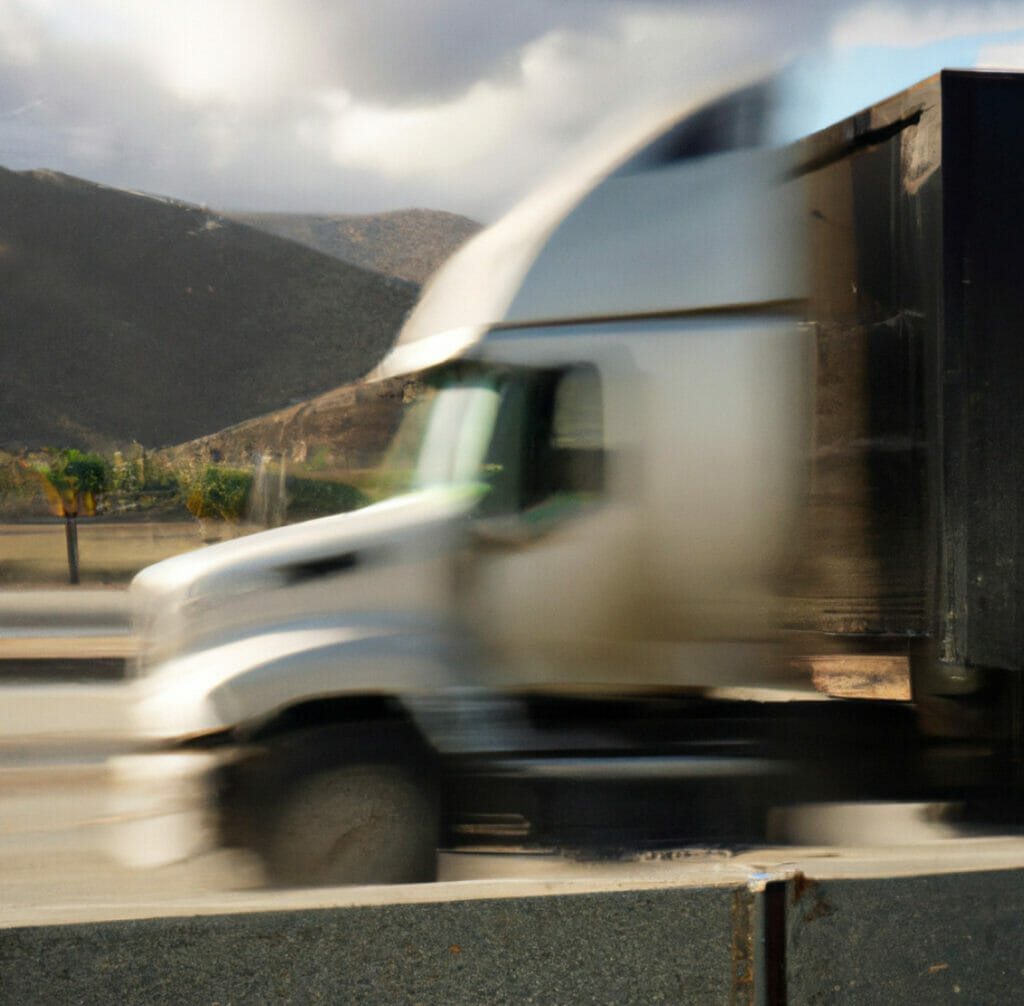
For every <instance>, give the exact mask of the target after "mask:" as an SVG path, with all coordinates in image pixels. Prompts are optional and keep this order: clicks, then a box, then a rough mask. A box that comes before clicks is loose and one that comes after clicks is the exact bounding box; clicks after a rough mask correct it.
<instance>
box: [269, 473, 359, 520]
mask: <svg viewBox="0 0 1024 1006" xmlns="http://www.w3.org/2000/svg"><path fill="white" fill-rule="evenodd" d="M285 488H286V490H287V493H288V517H289V519H292V518H309V517H324V516H327V515H328V514H332V513H344V512H346V511H348V510H357V509H358V508H359V507H362V506H366V504H367V503H368V502H369V500H368V499H367V498H366V496H365V495H363V493H361V492H360V491H359V490H358V489H357V488H356V487H355V486H352V485H349V484H348V483H346V482H332V481H330V480H328V479H305V478H300V477H298V476H295V475H289V476H288V478H287V479H286V480H285Z"/></svg>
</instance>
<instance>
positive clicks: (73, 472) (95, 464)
mask: <svg viewBox="0 0 1024 1006" xmlns="http://www.w3.org/2000/svg"><path fill="white" fill-rule="evenodd" d="M47 453H48V454H49V461H47V462H45V463H38V464H34V465H26V467H27V468H29V470H30V471H31V472H33V474H35V475H36V476H37V477H38V478H39V480H40V481H41V482H42V483H43V487H44V488H45V490H46V498H47V500H48V502H49V504H50V509H51V510H52V511H53V513H55V514H56V515H57V516H58V517H63V518H64V534H65V538H66V541H67V549H68V578H69V580H70V582H71V583H78V580H79V576H78V517H79V515H80V514H86V515H88V516H92V514H94V513H95V512H96V497H97V496H98V495H99V494H100V493H102V492H104V491H105V490H106V489H107V487H108V485H109V484H110V469H109V467H108V465H107V462H106V461H104V459H103V458H101V457H100V456H99V455H98V454H84V453H83V452H82V451H79V450H76V449H75V448H74V447H67V448H64V450H60V451H57V450H53V449H50V450H48V452H47Z"/></svg>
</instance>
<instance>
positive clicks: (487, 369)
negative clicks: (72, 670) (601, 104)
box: [112, 71, 1024, 884]
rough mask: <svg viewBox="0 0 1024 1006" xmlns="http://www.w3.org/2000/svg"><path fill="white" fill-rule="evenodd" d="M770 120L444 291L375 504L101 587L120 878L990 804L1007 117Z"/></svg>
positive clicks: (601, 169) (748, 104) (997, 759)
mask: <svg viewBox="0 0 1024 1006" xmlns="http://www.w3.org/2000/svg"><path fill="white" fill-rule="evenodd" d="M767 93H768V90H767V89H766V88H765V87H762V86H757V85H752V86H749V87H746V88H743V89H741V90H739V91H737V92H734V93H731V94H729V95H727V96H726V97H725V98H722V99H719V100H716V101H714V102H712V103H710V104H708V105H705V106H702V107H700V108H698V109H696V110H695V111H692V112H689V113H687V114H684V115H682V116H679V117H675V118H672V119H671V120H669V121H668V122H667V123H663V124H662V125H661V126H660V127H659V128H657V129H656V130H654V131H653V132H652V133H650V134H648V136H647V138H646V139H645V140H644V141H642V142H640V143H638V144H630V145H629V146H628V149H626V150H625V151H619V152H617V153H616V154H615V155H612V156H606V157H604V158H598V159H595V160H590V161H588V162H586V163H585V164H584V165H582V167H581V168H580V169H579V170H577V171H575V172H570V173H568V174H567V175H566V176H564V177H562V178H560V179H558V180H556V181H555V182H554V183H552V184H551V185H549V186H547V187H545V188H543V189H542V190H540V191H539V192H538V193H536V194H535V195H534V196H532V197H530V198H529V199H528V200H527V201H526V202H524V203H523V204H522V205H520V206H519V207H517V208H516V209H514V210H513V211H512V212H511V213H510V214H508V215H507V216H506V217H505V218H503V219H502V220H500V221H499V222H498V223H497V224H495V225H493V226H492V227H490V228H488V229H487V230H485V231H483V232H482V233H481V234H480V235H479V236H477V237H476V238H475V239H473V240H472V241H471V242H469V243H468V244H467V245H466V246H464V247H463V248H462V249H461V250H460V251H459V252H458V253H456V255H455V256H454V257H453V258H452V259H451V260H450V261H449V262H448V263H447V264H446V265H445V266H444V267H443V268H442V270H441V271H440V273H439V274H438V275H437V276H436V277H435V278H434V279H433V280H432V281H431V282H430V284H429V285H428V287H427V288H426V290H425V291H424V293H423V295H422V297H421V300H420V302H419V303H418V305H417V306H416V307H415V309H414V310H413V312H412V314H411V315H410V317H409V318H408V319H407V321H406V323H405V325H404V327H403V329H402V331H401V332H400V334H399V337H398V340H397V342H396V344H395V346H394V347H393V349H392V350H391V352H390V353H389V354H388V355H387V356H386V358H385V359H384V360H382V361H381V363H380V364H379V366H378V367H377V368H376V370H375V371H374V373H373V374H371V375H370V376H369V379H370V380H375V379H381V378H385V377H395V376H404V377H408V378H410V379H413V378H414V379H415V381H416V385H415V386H416V388H417V389H418V390H417V393H416V394H415V395H412V396H410V397H411V398H412V401H411V404H410V405H409V407H408V411H407V413H406V415H405V416H404V417H403V418H402V421H401V424H400V425H399V427H398V432H397V433H396V436H395V441H394V444H393V447H392V450H391V452H390V454H389V458H388V462H387V464H388V465H389V466H390V467H389V476H388V478H389V484H391V485H394V486H395V487H396V488H395V492H394V494H393V496H392V497H391V498H388V499H386V500H383V501H381V502H378V503H375V504H374V505H372V506H369V507H366V508H365V509H362V510H358V511H354V512H351V513H345V514H338V515H334V516H329V517H325V518H321V519H318V520H314V521H310V522H306V523H303V524H296V525H292V526H287V527H282V528H277V529H274V530H269V531H265V532H261V533H258V534H254V535H251V536H249V537H244V538H239V539H236V540H232V541H228V542H224V543H221V544H218V545H213V546H209V547H207V548H204V549H201V550H199V551H197V552H193V553H189V554H186V555H182V556H178V557H175V558H172V559H169V560H167V561H165V562H161V563H158V564H156V565H154V566H152V567H149V568H148V569H145V570H143V571H142V572H141V573H140V574H139V575H138V576H137V577H136V579H135V581H134V582H133V584H132V589H131V593H132V599H133V610H134V617H135V630H136V633H137V637H138V640H139V656H138V660H137V669H136V670H137V674H136V676H135V680H134V681H133V683H132V686H131V687H132V689H133V700H132V709H133V717H134V723H135V727H136V729H137V731H138V735H139V739H140V742H141V746H140V748H139V750H138V751H137V752H136V753H134V754H132V755H130V756H123V757H121V758H119V759H117V761H116V762H115V763H114V764H113V766H112V769H113V771H114V773H115V775H116V778H117V781H118V785H117V793H118V794H119V800H120V808H119V817H120V819H121V820H122V825H121V826H120V828H119V831H118V837H117V843H118V849H119V853H120V855H122V857H124V858H126V859H128V860H129V861H134V862H153V861H166V860H168V859H172V858H180V857H184V856H189V855H193V854H196V853H198V852H200V851H201V850H203V849H205V848H209V847H210V846H211V845H216V844H220V845H238V846H242V847H245V848H247V849H249V850H251V851H253V852H254V853H256V854H257V855H258V856H259V857H260V860H261V861H262V863H263V864H264V867H265V870H266V875H267V878H268V880H269V881H270V882H272V883H281V884H324V883H353V882H355V883H368V882H407V881H424V880H429V879H431V878H432V877H434V876H435V872H436V868H437V853H438V849H439V848H445V847H459V846H462V847H473V846H479V845H482V844H490V845H491V847H493V846H495V845H497V846H500V847H507V846H512V847H515V848H522V847H524V846H530V845H534V846H576V847H586V846H588V843H589V845H590V847H594V846H601V847H609V846H610V847H614V848H621V847H622V846H623V845H628V846H631V847H632V846H634V845H635V844H639V843H678V842H685V841H690V840H694V839H702V840H704V841H709V840H710V841H729V840H732V839H735V840H746V839H749V838H750V837H751V836H757V835H759V834H761V831H760V829H761V827H762V823H763V822H764V820H765V819H766V816H767V811H768V810H769V808H771V807H773V806H778V805H784V804H786V803H793V802H801V801H806V800H814V799H830V798H836V797H837V796H847V797H863V796H871V797H873V798H886V797H890V796H898V795H907V794H910V793H914V794H918V795H919V794H920V793H921V792H923V791H925V790H926V791H927V792H928V793H930V794H945V795H947V796H956V797H957V798H963V799H966V798H967V797H969V796H970V794H972V793H977V792H979V791H982V790H984V791H985V792H989V793H991V792H996V793H1000V792H1003V791H1006V792H1011V791H1014V788H1015V786H1016V782H1017V777H1018V774H1019V773H1018V765H1019V761H1020V748H1021V743H1022V737H1024V694H1022V686H1021V676H1020V675H1021V670H1022V661H1024V638H1022V637H1024V619H1021V618H1019V617H1018V614H1019V612H1018V608H1019V600H1020V598H1021V594H1022V590H1024V568H1022V562H1024V558H1022V557H1024V553H1022V546H1021V542H1024V507H1022V506H1021V503H1022V501H1024V495H1022V494H1024V478H1022V476H1024V450H1022V449H1021V447H1020V445H1019V443H1018V441H1019V439H1020V437H1021V435H1022V434H1021V433H1020V430H1021V429H1022V428H1024V426H1022V423H1021V418H1022V412H1024V406H1022V405H1021V401H1022V397H1021V394H1020V375H1021V373H1022V372H1024V371H1022V366H1024V359H1022V354H1024V349H1022V347H1024V320H1022V312H1021V311H1020V307H1019V301H1020V290H1021V280H1020V275H1021V265H1022V264H1024V227H1022V226H1021V224H1022V221H1024V187H1022V186H1021V185H1020V183H1019V180H1018V173H1019V165H1020V164H1021V163H1024V129H1022V128H1021V127H1022V124H1024V76H1020V75H1015V74H995V73H981V72H969V71H943V72H942V73H940V74H938V75H937V76H935V77H933V78H931V79H929V80H927V81H925V82H923V83H921V84H920V85H918V86H916V87H913V88H910V89H909V90H907V91H905V92H903V93H900V94H898V95H896V96H894V97H892V98H890V99H889V100H886V101H883V102H880V103H879V104H877V105H874V106H872V107H871V108H869V109H866V110H864V111H862V112H859V113H858V114H856V115H853V116H851V117H850V118H847V119H845V120H843V121H842V122H839V123H837V124H836V125H834V126H832V127H830V128H827V129H824V130H822V131H820V132H817V133H815V134H813V135H810V136H807V137H805V138H804V139H801V140H799V141H797V142H794V143H788V144H784V145H778V144H771V143H767V142H766V129H767V124H768V123H769V121H770V114H769V113H770V103H769V101H768V99H767V98H766V94H767ZM880 682H881V683H882V684H884V685H885V690H883V691H879V688H878V686H879V683H880ZM880 695H884V696H886V698H880V697H879V696H880Z"/></svg>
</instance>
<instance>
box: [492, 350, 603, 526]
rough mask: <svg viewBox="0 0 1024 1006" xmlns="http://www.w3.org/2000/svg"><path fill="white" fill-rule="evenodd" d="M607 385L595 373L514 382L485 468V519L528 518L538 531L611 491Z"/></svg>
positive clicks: (506, 389)
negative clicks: (538, 523) (542, 523)
mask: <svg viewBox="0 0 1024 1006" xmlns="http://www.w3.org/2000/svg"><path fill="white" fill-rule="evenodd" d="M603 426H604V424H603V420H602V402H601V383H600V379H599V377H598V373H597V370H596V369H595V368H594V367H592V366H589V365H588V366H578V367H572V368H569V369H566V370H557V371H542V372H533V373H529V374H528V375H525V376H517V377H515V378H512V379H510V380H508V381H507V382H506V383H505V384H504V386H503V388H502V392H501V405H500V407H499V410H498V417H497V421H496V423H495V430H494V436H493V438H492V441H491V445H490V450H489V451H488V455H487V458H486V459H485V462H484V471H483V472H482V476H483V481H484V482H485V483H486V484H487V486H488V492H487V494H486V495H485V496H484V497H483V499H482V500H481V504H480V508H479V513H480V515H481V516H484V517H488V516H498V515H502V514H505V515H508V514H514V513H521V514H523V515H524V517H525V518H526V519H528V520H529V521H530V522H531V523H533V522H534V519H535V518H536V519H537V520H543V519H544V518H546V517H548V516H553V515H554V510H559V511H565V510H566V509H567V508H569V509H571V508H573V507H575V506H577V505H578V504H580V503H583V502H586V501H588V500H591V499H593V498H595V497H596V496H597V495H598V494H600V492H601V491H602V490H603V488H604V449H603V448H604V444H603Z"/></svg>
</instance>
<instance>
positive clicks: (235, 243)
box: [0, 169, 461, 449]
mask: <svg viewBox="0 0 1024 1006" xmlns="http://www.w3.org/2000/svg"><path fill="white" fill-rule="evenodd" d="M0 206H2V207H3V212H2V213H0V285H2V289H3V296H2V298H0V368H2V373H3V381H2V383H0V447H2V446H7V447H21V446H28V447H40V446H45V445H51V446H77V447H85V448H89V449H107V448H110V447H112V446H117V445H123V444H127V443H130V442H132V441H137V442H139V443H141V444H143V445H145V446H146V447H153V448H156V447H162V446H165V445H169V444H180V443H182V442H183V441H189V440H193V439H195V438H197V437H201V436H203V435H205V434H208V433H210V432H212V431H216V430H221V429H224V428H225V427H229V426H232V425H234V424H238V423H240V422H242V421H244V420H246V419H248V418H250V417H253V416H259V415H262V414H265V413H269V412H273V411H274V410H278V409H282V408H286V407H288V406H289V405H293V404H295V403H297V402H301V401H305V400H307V399H310V398H313V397H314V396H317V395H319V394H322V393H324V392H327V391H329V390H331V389H333V388H337V387H338V386H339V385H343V384H347V383H349V382H352V381H355V380H357V379H358V378H360V377H361V376H362V375H363V374H365V373H366V372H367V371H368V370H370V369H371V368H372V367H373V365H374V364H375V363H377V362H378V360H379V359H380V358H381V357H382V356H383V354H384V353H385V352H386V351H387V349H388V348H389V346H390V345H391V343H392V341H393V339H394V337H395V334H396V332H397V330H398V328H399V327H400V325H401V323H402V320H403V318H404V316H405V314H406V313H407V311H408V310H409V308H410V307H411V305H412V303H413V302H414V300H415V298H416V295H417V293H418V286H417V284H416V283H414V282H411V281H409V280H408V279H403V278H400V277H399V276H397V275H385V274H383V273H382V272H381V271H380V270H379V269H377V270H375V271H370V270H369V269H366V268H361V267H359V266H357V265H354V264H352V263H351V262H346V261H341V260H339V259H338V258H336V257H332V256H328V255H326V254H323V253H322V252H318V251H315V250H313V249H312V248H309V247H306V246H305V245H302V244H297V243H295V242H294V241H290V240H285V239H283V238H281V237H278V236H276V235H273V234H270V233H267V232H266V231H265V230H258V229H255V228H254V227H251V226H247V225H245V224H243V223H241V222H239V221H238V220H237V219H230V218H228V217H226V216H223V215H218V214H217V213H214V212H211V211H209V210H207V209H205V208H200V207H196V206H191V205H187V204H183V203H179V202H176V201H174V200H171V199H164V198H159V197H153V196H147V195H143V194H140V193H133V192H126V191H122V190H118V189H112V188H107V187H104V186H100V185H96V184H93V183H91V182H86V181H83V180H81V179H76V178H71V177H69V176H66V175H60V174H56V173H53V172H45V171H36V172H12V171H7V170H4V169H0ZM418 212H424V213H425V212H426V211H417V213H418ZM429 216H430V214H429V213H428V214H427V215H426V216H425V217H424V218H423V219H424V220H427V219H428V218H429ZM442 216H444V217H447V216H449V215H447V214H444V215H442ZM456 219H461V218H456ZM389 226H390V224H389ZM366 228H368V229H369V230H372V229H373V228H372V227H369V223H368V222H367V224H366V227H365V228H364V230H365V229H366ZM385 229H387V228H385ZM438 240H440V239H438ZM356 243H358V242H356ZM437 254H440V253H439V252H438V253H437ZM381 261H383V260H381Z"/></svg>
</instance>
